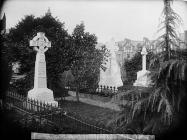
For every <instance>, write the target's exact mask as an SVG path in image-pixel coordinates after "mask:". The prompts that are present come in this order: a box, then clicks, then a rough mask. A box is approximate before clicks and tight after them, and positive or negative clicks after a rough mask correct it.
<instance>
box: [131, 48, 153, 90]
mask: <svg viewBox="0 0 187 140" xmlns="http://www.w3.org/2000/svg"><path fill="white" fill-rule="evenodd" d="M141 54H142V70H141V71H138V72H137V80H136V81H135V83H134V84H133V86H141V87H149V86H150V84H151V78H150V76H149V74H150V71H148V70H146V55H147V50H146V48H145V46H144V47H143V49H142V52H141Z"/></svg>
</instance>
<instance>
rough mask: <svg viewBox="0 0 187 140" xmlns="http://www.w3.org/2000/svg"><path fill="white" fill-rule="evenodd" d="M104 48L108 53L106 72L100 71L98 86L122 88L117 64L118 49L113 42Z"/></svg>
mask: <svg viewBox="0 0 187 140" xmlns="http://www.w3.org/2000/svg"><path fill="white" fill-rule="evenodd" d="M106 48H107V49H108V50H109V51H110V56H109V58H108V62H107V64H106V65H105V66H106V71H103V70H100V81H99V85H105V86H112V87H119V86H122V85H123V83H122V80H121V72H120V66H119V64H118V63H117V58H116V52H117V50H118V47H117V46H116V44H115V41H114V40H111V41H110V42H108V43H107V44H106Z"/></svg>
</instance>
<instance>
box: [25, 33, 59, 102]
mask: <svg viewBox="0 0 187 140" xmlns="http://www.w3.org/2000/svg"><path fill="white" fill-rule="evenodd" d="M30 46H33V47H34V50H35V51H36V52H37V54H36V61H35V73H34V88H33V89H32V90H30V91H29V92H28V98H32V99H36V100H39V101H43V102H47V103H50V104H52V105H58V102H56V101H54V97H53V91H52V90H50V89H48V88H47V75H46V61H45V52H46V51H47V50H48V48H49V47H51V42H50V41H49V40H48V39H47V38H46V37H45V34H44V33H42V32H39V33H37V36H35V37H34V38H33V40H31V41H30Z"/></svg>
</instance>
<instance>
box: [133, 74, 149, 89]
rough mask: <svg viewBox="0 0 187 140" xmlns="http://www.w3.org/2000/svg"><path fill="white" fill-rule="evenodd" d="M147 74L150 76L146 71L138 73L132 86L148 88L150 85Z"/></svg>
mask: <svg viewBox="0 0 187 140" xmlns="http://www.w3.org/2000/svg"><path fill="white" fill-rule="evenodd" d="M149 74H150V71H147V70H144V71H143V70H141V71H138V72H137V80H136V81H135V83H134V84H133V86H141V87H149V86H150V83H151V79H150V77H149Z"/></svg>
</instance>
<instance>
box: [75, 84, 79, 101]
mask: <svg viewBox="0 0 187 140" xmlns="http://www.w3.org/2000/svg"><path fill="white" fill-rule="evenodd" d="M76 98H77V102H79V86H78V85H77V87H76Z"/></svg>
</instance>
